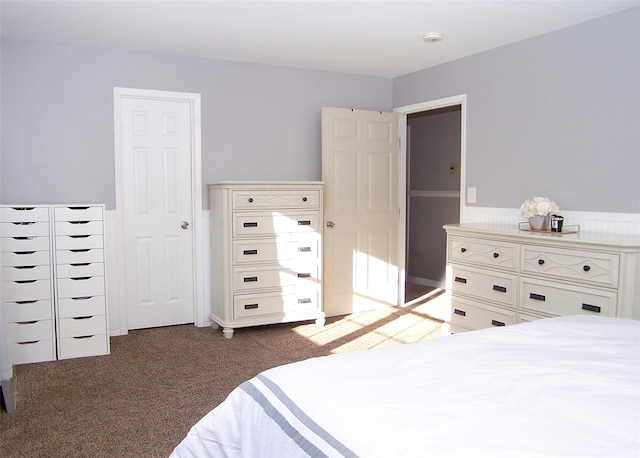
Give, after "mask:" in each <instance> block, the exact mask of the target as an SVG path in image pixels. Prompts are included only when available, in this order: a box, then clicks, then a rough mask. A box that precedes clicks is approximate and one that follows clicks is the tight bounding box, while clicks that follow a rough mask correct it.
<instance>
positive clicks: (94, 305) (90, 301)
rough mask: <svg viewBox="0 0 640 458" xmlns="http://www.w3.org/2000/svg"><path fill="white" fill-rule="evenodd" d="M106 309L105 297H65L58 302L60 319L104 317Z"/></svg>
mask: <svg viewBox="0 0 640 458" xmlns="http://www.w3.org/2000/svg"><path fill="white" fill-rule="evenodd" d="M106 309H107V305H106V302H105V296H80V297H64V298H62V299H60V300H59V301H58V316H59V317H60V318H73V317H76V316H91V315H104V314H105V311H106Z"/></svg>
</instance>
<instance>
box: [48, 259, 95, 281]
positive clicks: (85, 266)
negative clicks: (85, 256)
mask: <svg viewBox="0 0 640 458" xmlns="http://www.w3.org/2000/svg"><path fill="white" fill-rule="evenodd" d="M56 271H57V276H58V278H78V277H99V276H104V264H103V263H101V262H81V263H77V264H58V265H57V266H56Z"/></svg>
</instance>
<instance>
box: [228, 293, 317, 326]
mask: <svg viewBox="0 0 640 458" xmlns="http://www.w3.org/2000/svg"><path fill="white" fill-rule="evenodd" d="M233 305H234V315H235V318H236V319H239V318H247V317H253V316H257V315H271V314H281V313H287V312H292V313H295V312H302V311H313V310H317V311H319V310H320V289H319V288H318V287H312V288H300V289H296V290H286V291H282V292H273V293H265V294H242V295H237V296H235V297H234V299H233Z"/></svg>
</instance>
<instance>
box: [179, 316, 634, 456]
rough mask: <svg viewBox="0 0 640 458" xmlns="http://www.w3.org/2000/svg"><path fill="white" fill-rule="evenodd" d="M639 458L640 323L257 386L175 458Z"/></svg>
mask: <svg viewBox="0 0 640 458" xmlns="http://www.w3.org/2000/svg"><path fill="white" fill-rule="evenodd" d="M195 456H197V457H205V456H211V457H250V458H257V457H274V458H290V457H306V456H312V457H324V456H327V457H356V456H357V457H426V456H435V457H461V456H462V457H467V456H469V457H510V458H513V457H518V458H519V457H557V456H573V457H595V456H598V457H601V456H607V457H609V456H610V457H639V456H640V321H635V320H627V319H620V318H604V317H584V316H571V317H559V318H549V319H544V320H538V321H534V322H531V323H522V324H518V325H514V326H507V327H501V328H492V329H483V330H479V331H473V332H468V333H461V334H455V335H451V336H444V337H439V338H436V339H433V340H428V341H424V342H419V343H414V344H404V345H396V346H392V347H385V348H380V349H373V350H365V351H359V352H353V353H346V354H340V355H332V356H325V357H320V358H312V359H308V360H305V361H301V362H297V363H292V364H287V365H284V366H279V367H276V368H273V369H269V370H267V371H264V372H262V373H261V374H259V375H258V376H256V377H254V378H252V379H251V380H248V381H246V382H244V383H243V384H242V385H240V386H239V387H237V388H236V389H235V390H234V391H233V392H232V393H231V394H230V395H229V396H228V398H227V399H226V400H225V401H224V402H223V403H221V404H220V405H219V406H218V407H216V408H215V409H213V410H212V411H211V412H209V413H208V414H207V415H205V416H204V417H203V418H202V419H201V420H200V421H199V422H198V423H197V424H196V425H194V426H193V428H192V429H191V430H190V431H189V433H188V435H187V436H186V437H185V438H184V440H183V441H182V442H181V443H180V444H179V445H178V446H177V447H176V448H175V450H174V451H173V454H172V457H195Z"/></svg>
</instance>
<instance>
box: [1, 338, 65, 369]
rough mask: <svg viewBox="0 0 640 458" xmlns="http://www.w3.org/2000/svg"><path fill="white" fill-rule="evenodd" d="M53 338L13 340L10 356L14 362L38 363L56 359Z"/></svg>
mask: <svg viewBox="0 0 640 458" xmlns="http://www.w3.org/2000/svg"><path fill="white" fill-rule="evenodd" d="M54 342H55V341H54V340H53V339H46V340H36V341H30V342H13V343H12V344H11V356H12V357H13V362H14V363H15V364H29V363H39V362H42V361H53V360H54V359H56V351H55V344H54Z"/></svg>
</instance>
